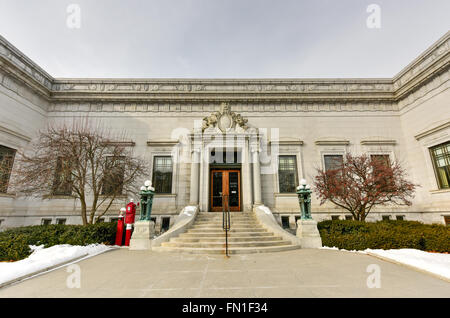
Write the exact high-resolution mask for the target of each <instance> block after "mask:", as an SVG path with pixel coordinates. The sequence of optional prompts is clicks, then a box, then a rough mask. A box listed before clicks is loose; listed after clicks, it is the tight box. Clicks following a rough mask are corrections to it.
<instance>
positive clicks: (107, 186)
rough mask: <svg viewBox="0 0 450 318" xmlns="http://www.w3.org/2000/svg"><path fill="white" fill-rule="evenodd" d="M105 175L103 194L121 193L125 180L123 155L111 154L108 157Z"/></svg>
mask: <svg viewBox="0 0 450 318" xmlns="http://www.w3.org/2000/svg"><path fill="white" fill-rule="evenodd" d="M105 171H107V173H106V174H105V176H104V177H103V186H102V195H121V194H122V192H123V181H124V174H125V166H124V161H123V158H122V157H113V156H109V157H107V158H106V162H105Z"/></svg>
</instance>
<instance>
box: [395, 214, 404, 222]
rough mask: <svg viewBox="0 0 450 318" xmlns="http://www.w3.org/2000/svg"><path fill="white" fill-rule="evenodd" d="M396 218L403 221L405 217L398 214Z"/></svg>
mask: <svg viewBox="0 0 450 318" xmlns="http://www.w3.org/2000/svg"><path fill="white" fill-rule="evenodd" d="M395 218H396V219H397V221H403V220H404V219H405V216H404V215H396V216H395Z"/></svg>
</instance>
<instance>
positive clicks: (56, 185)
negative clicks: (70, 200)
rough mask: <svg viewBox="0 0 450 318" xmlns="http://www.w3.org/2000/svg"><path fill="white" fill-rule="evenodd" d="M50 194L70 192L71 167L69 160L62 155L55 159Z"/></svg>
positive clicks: (69, 193)
mask: <svg viewBox="0 0 450 318" xmlns="http://www.w3.org/2000/svg"><path fill="white" fill-rule="evenodd" d="M52 194H54V195H71V194H72V169H71V165H70V161H69V160H67V159H65V158H62V157H60V158H58V160H57V161H56V169H55V177H54V179H53V191H52Z"/></svg>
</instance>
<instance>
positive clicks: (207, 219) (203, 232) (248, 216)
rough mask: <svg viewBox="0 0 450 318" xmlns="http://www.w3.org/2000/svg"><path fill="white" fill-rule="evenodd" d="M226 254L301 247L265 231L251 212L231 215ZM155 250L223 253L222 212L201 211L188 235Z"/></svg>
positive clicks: (172, 240)
mask: <svg viewBox="0 0 450 318" xmlns="http://www.w3.org/2000/svg"><path fill="white" fill-rule="evenodd" d="M230 215H231V230H230V231H229V232H228V252H229V254H248V253H264V252H278V251H285V250H291V249H297V248H300V247H299V246H297V245H293V244H292V243H291V242H290V241H286V240H283V238H282V237H280V236H276V235H274V234H273V233H271V232H269V231H267V230H266V229H264V228H263V227H262V226H261V225H260V224H259V222H258V221H257V219H256V218H255V216H254V214H253V213H243V212H230ZM153 249H154V250H156V251H167V252H184V253H195V254H225V231H224V230H223V229H222V212H200V213H199V214H198V215H197V218H196V220H195V222H194V224H193V225H192V226H191V227H190V228H189V229H188V230H187V232H185V233H182V234H180V235H179V236H178V237H174V238H171V239H170V240H169V241H168V242H164V243H162V244H161V246H159V247H154V248H153Z"/></svg>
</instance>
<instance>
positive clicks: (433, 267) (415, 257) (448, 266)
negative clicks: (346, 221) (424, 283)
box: [365, 248, 450, 279]
mask: <svg viewBox="0 0 450 318" xmlns="http://www.w3.org/2000/svg"><path fill="white" fill-rule="evenodd" d="M365 252H368V253H372V254H375V255H378V256H381V257H384V258H388V259H390V260H393V261H397V262H399V263H402V264H405V265H410V266H414V267H416V268H420V269H422V270H425V271H427V272H430V273H433V274H437V275H439V276H443V277H446V278H448V279H450V254H441V253H429V252H424V251H420V250H415V249H408V248H405V249H399V250H371V249H367V250H365Z"/></svg>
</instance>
